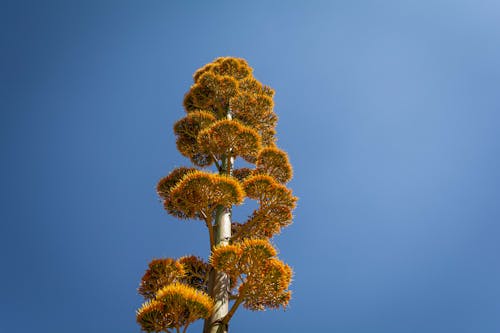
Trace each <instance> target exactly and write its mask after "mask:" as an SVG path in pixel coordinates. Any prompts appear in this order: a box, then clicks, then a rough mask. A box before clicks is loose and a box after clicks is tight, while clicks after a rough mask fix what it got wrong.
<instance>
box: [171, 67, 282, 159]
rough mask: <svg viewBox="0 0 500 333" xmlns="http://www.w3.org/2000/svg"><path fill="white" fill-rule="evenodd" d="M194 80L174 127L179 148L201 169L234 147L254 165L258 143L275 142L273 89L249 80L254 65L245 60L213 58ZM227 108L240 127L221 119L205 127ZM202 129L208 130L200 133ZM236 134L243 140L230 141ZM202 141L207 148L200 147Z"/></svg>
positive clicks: (275, 117)
mask: <svg viewBox="0 0 500 333" xmlns="http://www.w3.org/2000/svg"><path fill="white" fill-rule="evenodd" d="M193 78H194V84H193V85H192V86H191V88H190V90H189V92H188V93H187V94H186V96H185V98H184V108H185V110H186V112H187V116H186V117H184V118H182V119H181V120H179V121H178V122H177V123H176V124H175V126H174V132H175V134H176V135H177V148H178V149H179V151H180V152H181V153H182V154H183V155H184V156H186V157H188V158H190V159H191V161H192V162H193V163H194V164H196V165H198V166H201V167H204V166H208V165H211V164H212V163H213V162H214V161H215V160H216V159H217V158H218V157H219V158H220V156H221V155H222V154H224V153H226V154H227V153H228V152H230V151H232V153H233V154H234V156H241V157H243V158H244V159H246V160H248V161H250V162H252V163H253V162H254V160H255V155H256V154H257V150H258V149H259V148H260V145H261V144H262V145H263V146H264V147H267V146H273V145H274V142H275V137H274V135H275V134H276V131H275V127H276V123H277V121H278V117H277V116H276V114H275V113H274V111H273V106H274V104H273V96H274V91H273V90H272V89H271V88H270V87H267V86H264V85H262V84H261V83H260V82H259V81H257V80H256V79H255V78H253V76H252V68H251V67H250V66H248V63H247V62H246V61H245V60H244V59H237V58H219V59H216V60H215V61H214V62H213V63H210V64H208V65H206V66H204V67H203V68H201V69H200V70H198V71H197V72H196V73H195V75H194V77H193ZM228 111H229V113H230V114H231V117H232V119H233V120H236V121H237V124H238V125H236V124H231V126H229V128H227V127H226V126H225V125H227V123H226V124H224V123H223V124H224V126H222V124H220V125H221V126H222V127H219V128H218V127H214V128H212V130H209V129H207V127H209V126H210V125H211V124H212V123H213V122H214V121H215V120H224V119H226V118H227V114H228ZM236 127H237V128H236ZM202 129H206V132H205V135H204V136H201V137H200V136H198V133H200V131H201V130H202ZM236 133H240V135H239V136H242V135H243V136H245V138H240V140H238V142H234V140H230V139H231V138H232V137H233V136H234V135H235V134H236ZM207 136H210V137H213V138H214V139H215V140H210V137H208V138H207ZM227 136H229V137H227ZM200 143H201V144H202V145H203V148H205V149H201V148H202V147H200ZM248 145H250V146H248ZM238 148H239V149H238ZM242 148H244V149H242ZM216 151H218V153H216ZM211 153H214V154H215V155H216V156H213V155H212V154H211ZM214 157H215V159H214Z"/></svg>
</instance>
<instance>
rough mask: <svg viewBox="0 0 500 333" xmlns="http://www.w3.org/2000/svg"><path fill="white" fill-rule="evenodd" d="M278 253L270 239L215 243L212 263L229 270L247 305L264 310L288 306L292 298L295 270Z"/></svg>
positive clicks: (222, 269) (215, 266)
mask: <svg viewBox="0 0 500 333" xmlns="http://www.w3.org/2000/svg"><path fill="white" fill-rule="evenodd" d="M276 255H277V251H276V249H275V248H274V247H273V246H272V245H271V244H270V243H269V241H268V240H267V239H246V240H244V241H242V242H239V243H233V244H230V245H227V246H218V247H216V248H215V249H214V250H213V251H212V255H211V256H210V263H211V264H212V265H213V266H214V268H215V269H217V270H220V271H224V272H226V273H228V274H229V276H230V277H231V279H232V281H233V283H232V286H231V287H232V288H235V289H236V288H237V289H238V297H239V298H241V300H242V301H243V302H244V303H243V305H244V306H245V307H246V308H248V309H251V310H263V309H264V308H278V307H280V306H282V307H286V305H287V304H288V302H289V300H290V295H291V293H290V291H289V290H288V287H289V285H290V282H291V279H292V270H291V268H290V266H288V265H286V264H285V263H283V262H282V261H281V260H279V259H277V258H275V256H276ZM238 280H239V281H240V282H239V285H238V283H237V281H238Z"/></svg>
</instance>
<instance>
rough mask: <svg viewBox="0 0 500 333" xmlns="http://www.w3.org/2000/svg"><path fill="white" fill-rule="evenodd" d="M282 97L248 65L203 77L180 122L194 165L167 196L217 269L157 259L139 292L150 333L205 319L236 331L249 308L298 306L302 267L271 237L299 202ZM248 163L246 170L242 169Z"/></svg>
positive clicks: (165, 183)
mask: <svg viewBox="0 0 500 333" xmlns="http://www.w3.org/2000/svg"><path fill="white" fill-rule="evenodd" d="M273 96H274V91H273V90H272V89H271V88H270V87H268V86H265V85H262V84H261V83H260V82H259V81H257V80H256V79H255V78H254V77H253V75H252V68H251V67H250V66H249V65H248V63H247V62H246V61H245V60H244V59H238V58H218V59H216V60H215V61H214V62H212V63H209V64H207V65H205V66H204V67H202V68H200V69H199V70H198V71H196V73H195V74H194V84H193V85H192V86H191V88H190V90H189V91H188V92H187V94H186V96H185V98H184V109H185V111H186V116H185V117H184V118H182V119H180V120H179V121H177V122H176V123H175V125H174V132H175V135H176V137H177V149H178V150H179V152H180V153H181V154H182V155H184V156H185V157H187V158H189V159H190V160H191V162H192V164H193V166H191V167H180V168H176V169H174V170H172V171H171V172H170V174H169V175H167V176H166V177H164V178H163V179H161V180H160V182H159V183H158V186H157V191H158V195H159V196H160V197H161V198H162V200H163V206H164V208H165V210H166V211H167V212H168V213H169V214H170V215H172V216H175V217H177V218H179V219H192V220H200V221H203V222H204V224H205V226H206V228H207V231H208V240H209V242H208V243H209V245H210V255H209V260H208V262H205V261H204V260H202V259H201V258H198V257H195V256H189V257H182V258H180V259H177V260H176V259H172V258H165V259H155V260H153V261H151V262H150V264H149V267H148V269H147V270H146V273H145V274H144V276H143V278H142V280H141V283H140V286H139V293H140V294H141V295H142V296H144V298H145V299H146V302H145V303H144V304H143V305H142V307H141V308H140V309H139V310H138V311H137V322H138V323H139V325H140V326H141V328H142V329H143V330H144V331H146V332H177V333H180V332H186V330H187V328H188V326H189V325H190V324H191V323H192V322H194V321H196V320H198V319H205V325H204V328H203V330H204V332H205V333H221V332H222V333H227V332H228V324H229V321H230V320H231V318H232V317H233V315H234V313H235V311H236V310H237V309H238V308H239V306H240V305H242V306H243V307H244V308H247V309H250V310H264V309H266V308H273V309H276V308H280V307H282V308H285V307H286V306H287V305H288V303H289V301H290V296H291V292H290V291H289V285H290V282H291V279H292V269H291V268H290V266H288V265H286V264H285V263H283V262H282V261H281V260H279V259H278V258H277V251H276V249H275V248H274V247H273V245H272V244H271V243H270V241H269V239H270V238H272V237H273V236H275V235H276V234H279V233H280V231H281V229H282V228H283V227H286V226H288V225H289V224H290V223H291V222H292V211H293V209H294V208H295V202H296V198H295V197H294V196H293V195H292V191H291V190H290V189H288V188H287V187H286V183H287V182H288V181H290V179H291V178H292V167H291V165H290V163H289V161H288V156H287V154H286V153H285V152H284V151H282V150H280V149H279V148H278V147H277V146H276V137H275V134H276V131H275V127H276V122H277V120H278V118H277V116H276V114H275V113H274V111H273ZM241 160H243V161H245V162H246V163H245V162H242V163H243V164H244V165H246V167H239V168H237V166H238V162H239V161H241ZM245 198H248V199H251V200H255V201H256V202H257V204H258V206H257V209H255V210H254V212H253V213H252V214H251V215H250V216H249V218H248V220H247V221H245V222H243V223H237V222H234V221H232V219H231V212H232V209H233V207H234V206H237V205H240V204H242V203H243V201H244V200H245Z"/></svg>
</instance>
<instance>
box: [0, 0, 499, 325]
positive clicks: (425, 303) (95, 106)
mask: <svg viewBox="0 0 500 333" xmlns="http://www.w3.org/2000/svg"><path fill="white" fill-rule="evenodd" d="M0 6H1V8H0V28H1V29H0V38H1V53H0V59H1V61H0V66H1V67H0V76H1V80H0V85H1V88H0V111H1V112H0V152H1V160H0V161H1V163H0V171H1V172H0V196H1V201H0V203H1V209H0V221H1V226H0V228H1V229H0V236H1V241H0V253H1V254H0V255H1V267H2V269H1V274H0V293H1V294H0V295H1V296H0V297H1V303H0V310H1V311H0V323H1V324H0V326H1V328H0V330H1V331H2V332H9V333H17V332H40V333H45V332H47V333H58V332H68V331H70V332H72V333H84V332H85V333H89V332H139V327H138V326H137V325H136V323H135V315H134V312H135V309H136V308H137V307H138V306H139V305H140V303H141V298H140V297H139V296H138V295H137V293H136V288H137V286H138V282H139V280H140V278H141V276H142V274H143V272H144V270H145V268H146V266H147V263H148V261H149V260H150V259H151V258H154V257H162V256H173V257H178V256H182V255H185V254H190V253H194V254H197V255H202V256H206V248H207V244H206V243H207V240H206V239H207V238H206V234H205V232H206V231H205V228H204V226H203V224H201V223H199V222H189V223H188V222H183V221H178V220H175V219H174V218H172V217H170V216H168V215H167V214H166V213H165V212H164V211H163V209H162V206H161V204H160V202H159V200H158V198H157V196H156V193H155V185H156V182H157V181H158V180H159V179H160V178H161V177H162V176H164V175H166V174H167V173H168V172H169V171H170V170H171V169H172V168H174V167H176V166H181V165H185V164H187V162H188V161H187V160H186V159H184V158H182V157H181V156H180V154H179V153H178V152H177V151H176V149H175V138H174V135H173V133H172V125H173V123H174V122H175V121H176V120H177V119H179V118H181V117H182V116H183V110H182V99H183V95H184V93H185V92H186V91H187V90H188V89H189V86H190V84H191V76H192V74H193V72H194V71H195V70H196V69H197V68H199V67H200V66H202V65H204V64H205V63H207V62H210V61H212V60H213V59H214V58H216V57H219V56H237V57H243V58H246V59H247V60H248V62H249V63H250V65H251V66H253V67H254V69H255V75H256V77H257V78H258V79H259V80H260V81H262V82H263V83H265V84H268V85H270V86H272V87H274V88H275V90H276V91H277V93H276V98H275V102H276V108H275V111H276V113H277V114H278V115H279V117H280V121H279V125H278V135H279V145H280V147H281V148H283V149H285V150H286V151H288V152H289V154H290V158H291V162H292V164H293V165H294V169H295V178H294V180H293V181H292V182H291V187H292V188H293V190H294V192H295V193H296V195H297V196H299V198H300V201H299V205H298V207H297V209H296V211H295V216H296V217H295V222H294V224H293V225H292V226H290V227H289V228H287V229H285V230H284V232H283V233H282V234H281V235H280V236H279V237H277V238H276V239H275V243H276V244H277V246H278V247H279V249H280V251H281V254H280V256H281V258H282V259H284V260H285V261H286V262H288V263H289V264H290V265H292V266H293V267H294V270H295V278H294V282H293V290H294V298H293V301H292V303H291V306H290V308H289V310H287V311H286V312H283V311H276V312H275V311H267V312H263V313H252V312H246V311H244V310H242V311H239V312H238V313H237V315H236V316H235V318H234V320H233V322H232V324H231V331H232V332H234V333H236V332H238V333H249V332H256V331H260V332H338V333H447V332H453V333H477V332H480V333H498V332H500V286H499V281H500V258H499V254H500V225H499V223H500V171H499V170H500V157H499V156H500V154H499V153H500V132H499V130H500V91H499V88H500V3H499V2H498V1H496V0H492V1H483V0H470V1H458V0H453V1H452V0H450V1H443V0H432V1H431V0H428V1H302V2H293V1H245V2H237V1H125V0H120V1H102V0H99V1H62V0H61V1H2V2H1V5H0ZM195 331H196V330H193V332H195Z"/></svg>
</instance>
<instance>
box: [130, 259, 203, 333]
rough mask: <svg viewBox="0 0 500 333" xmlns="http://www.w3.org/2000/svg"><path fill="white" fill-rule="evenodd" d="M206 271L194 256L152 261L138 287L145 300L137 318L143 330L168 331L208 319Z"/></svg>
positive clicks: (199, 260)
mask: <svg viewBox="0 0 500 333" xmlns="http://www.w3.org/2000/svg"><path fill="white" fill-rule="evenodd" d="M209 269H210V268H209V265H208V264H207V263H204V262H203V261H202V260H201V259H200V258H197V257H194V256H188V257H182V258H180V259H179V260H177V261H176V260H174V259H171V258H166V259H154V260H152V261H151V263H150V264H149V267H148V270H147V271H146V273H145V274H144V276H143V278H142V281H141V285H140V287H139V293H140V294H141V295H143V296H144V297H145V298H146V299H147V301H146V302H145V303H144V304H143V305H142V306H141V308H140V309H139V310H137V315H136V319H137V322H138V323H139V324H140V325H141V327H142V329H143V330H144V331H146V332H160V331H167V329H168V328H173V327H176V328H179V327H181V326H188V325H189V324H191V323H192V322H194V321H195V320H198V319H201V318H207V317H208V316H209V315H210V314H211V312H212V310H213V300H212V299H211V298H210V297H209V296H208V295H207V294H206V285H207V280H208V273H209Z"/></svg>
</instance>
